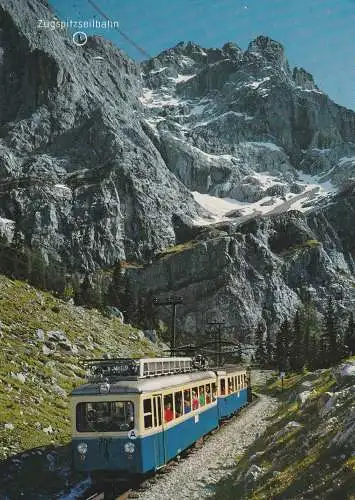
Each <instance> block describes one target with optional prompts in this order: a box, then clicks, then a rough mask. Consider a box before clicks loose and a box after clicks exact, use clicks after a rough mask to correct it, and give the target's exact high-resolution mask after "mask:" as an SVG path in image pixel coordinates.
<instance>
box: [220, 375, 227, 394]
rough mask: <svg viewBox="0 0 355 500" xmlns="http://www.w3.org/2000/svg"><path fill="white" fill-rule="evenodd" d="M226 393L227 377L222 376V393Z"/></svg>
mask: <svg viewBox="0 0 355 500" xmlns="http://www.w3.org/2000/svg"><path fill="white" fill-rule="evenodd" d="M225 393H226V379H225V378H221V394H222V395H224V394H225Z"/></svg>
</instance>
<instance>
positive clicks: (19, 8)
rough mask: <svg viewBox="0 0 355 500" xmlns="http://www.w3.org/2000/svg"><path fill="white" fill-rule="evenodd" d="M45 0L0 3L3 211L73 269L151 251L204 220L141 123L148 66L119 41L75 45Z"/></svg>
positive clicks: (0, 204)
mask: <svg viewBox="0 0 355 500" xmlns="http://www.w3.org/2000/svg"><path fill="white" fill-rule="evenodd" d="M50 17H51V14H50V12H49V10H48V8H47V7H46V6H45V5H44V4H42V3H41V2H39V1H36V0H33V1H30V2H27V3H26V2H22V1H21V2H18V1H16V2H15V1H14V2H12V1H10V2H6V3H5V4H4V3H3V2H0V175H1V178H2V179H1V182H2V186H3V187H4V189H3V190H2V192H1V194H0V209H1V214H0V215H1V216H2V217H3V218H4V219H9V220H13V221H15V222H16V224H17V228H18V229H20V230H22V232H23V233H24V234H25V237H26V240H27V242H28V243H31V244H38V245H39V246H43V247H44V248H47V249H48V252H49V253H51V254H52V255H53V256H56V257H57V258H64V259H65V261H66V262H67V263H68V264H69V265H71V266H72V267H74V268H89V269H90V268H94V267H97V266H107V265H112V264H113V263H114V262H116V261H117V259H118V258H127V259H141V258H145V257H147V256H149V255H151V254H153V253H154V252H155V251H157V250H159V249H162V248H164V247H165V246H166V245H168V244H169V243H170V244H171V243H173V242H174V240H175V237H174V232H173V229H172V223H171V217H172V215H173V214H174V213H177V214H184V213H185V214H187V215H190V216H196V214H197V213H198V212H199V209H198V207H197V206H196V204H195V202H194V200H193V199H192V196H191V195H190V193H189V192H188V190H187V189H186V188H184V186H183V185H182V184H181V183H180V182H179V181H178V180H177V179H176V177H175V176H174V175H172V174H171V172H170V171H169V170H168V169H167V167H166V165H165V163H164V161H163V159H162V157H161V155H160V153H159V151H158V150H157V149H156V147H155V146H154V144H153V143H152V141H151V140H150V139H149V138H148V137H147V136H146V134H145V132H144V130H143V128H142V126H141V124H140V121H141V116H142V106H141V103H140V102H139V100H138V96H139V94H140V93H141V77H140V70H139V67H138V66H137V65H136V64H135V63H133V62H132V61H130V60H129V59H128V58H127V57H126V56H124V55H123V54H122V53H121V52H120V51H119V50H118V49H117V48H116V47H114V46H113V45H112V44H111V43H109V42H107V41H104V40H102V39H100V38H90V39H89V41H88V43H87V45H86V46H85V48H84V49H80V48H78V47H75V46H74V44H73V43H71V42H70V41H69V39H68V38H67V37H66V36H65V34H64V33H62V32H60V31H58V30H57V31H50V30H44V29H42V30H38V29H37V24H38V19H48V18H50Z"/></svg>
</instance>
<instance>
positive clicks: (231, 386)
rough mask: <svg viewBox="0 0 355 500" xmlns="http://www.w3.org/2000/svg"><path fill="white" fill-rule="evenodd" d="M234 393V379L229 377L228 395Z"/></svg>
mask: <svg viewBox="0 0 355 500" xmlns="http://www.w3.org/2000/svg"><path fill="white" fill-rule="evenodd" d="M232 392H233V377H228V394H231V393H232Z"/></svg>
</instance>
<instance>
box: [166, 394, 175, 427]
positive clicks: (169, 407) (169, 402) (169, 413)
mask: <svg viewBox="0 0 355 500" xmlns="http://www.w3.org/2000/svg"><path fill="white" fill-rule="evenodd" d="M173 418H174V410H173V395H172V394H167V395H166V396H164V421H165V422H170V421H171V420H173Z"/></svg>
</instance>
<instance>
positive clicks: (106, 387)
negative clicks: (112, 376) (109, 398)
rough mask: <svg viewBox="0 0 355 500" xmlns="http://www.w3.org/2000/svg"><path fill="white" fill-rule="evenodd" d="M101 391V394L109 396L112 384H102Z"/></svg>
mask: <svg viewBox="0 0 355 500" xmlns="http://www.w3.org/2000/svg"><path fill="white" fill-rule="evenodd" d="M99 391H100V394H107V393H108V392H110V384H108V383H107V382H105V383H104V384H101V385H100V388H99Z"/></svg>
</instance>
